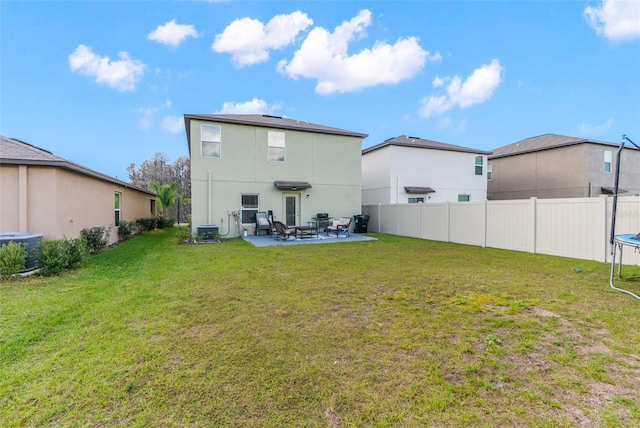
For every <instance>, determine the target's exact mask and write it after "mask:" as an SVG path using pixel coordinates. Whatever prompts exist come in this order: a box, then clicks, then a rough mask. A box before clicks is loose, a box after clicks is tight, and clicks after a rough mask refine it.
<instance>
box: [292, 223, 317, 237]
mask: <svg viewBox="0 0 640 428" xmlns="http://www.w3.org/2000/svg"><path fill="white" fill-rule="evenodd" d="M295 230H296V238H298V237H299V238H300V239H304V238H313V237H314V236H315V237H316V238H317V237H318V226H315V225H309V226H295Z"/></svg>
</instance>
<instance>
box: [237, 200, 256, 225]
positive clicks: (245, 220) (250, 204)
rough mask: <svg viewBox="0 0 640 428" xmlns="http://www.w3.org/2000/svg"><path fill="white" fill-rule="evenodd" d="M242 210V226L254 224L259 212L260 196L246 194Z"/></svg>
mask: <svg viewBox="0 0 640 428" xmlns="http://www.w3.org/2000/svg"><path fill="white" fill-rule="evenodd" d="M241 202H242V210H241V217H240V218H241V219H242V224H249V223H253V222H254V221H255V218H256V213H257V212H258V195H257V194H244V195H242V201H241Z"/></svg>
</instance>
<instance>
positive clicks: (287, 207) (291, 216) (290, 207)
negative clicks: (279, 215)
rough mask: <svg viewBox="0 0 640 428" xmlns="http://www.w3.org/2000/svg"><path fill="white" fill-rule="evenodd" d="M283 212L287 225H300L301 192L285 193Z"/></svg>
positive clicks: (283, 196)
mask: <svg viewBox="0 0 640 428" xmlns="http://www.w3.org/2000/svg"><path fill="white" fill-rule="evenodd" d="M282 205H283V206H282V212H283V213H284V222H285V223H286V225H287V226H299V225H300V193H284V194H283V195H282Z"/></svg>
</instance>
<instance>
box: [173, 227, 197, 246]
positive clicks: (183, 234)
mask: <svg viewBox="0 0 640 428" xmlns="http://www.w3.org/2000/svg"><path fill="white" fill-rule="evenodd" d="M176 241H178V244H193V243H194V242H195V240H194V239H193V235H192V234H191V228H188V227H178V230H177V231H176Z"/></svg>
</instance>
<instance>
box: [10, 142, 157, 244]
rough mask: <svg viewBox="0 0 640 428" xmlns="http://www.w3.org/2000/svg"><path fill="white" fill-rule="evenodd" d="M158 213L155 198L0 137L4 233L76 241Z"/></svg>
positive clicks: (114, 237) (113, 238) (115, 235)
mask: <svg viewBox="0 0 640 428" xmlns="http://www.w3.org/2000/svg"><path fill="white" fill-rule="evenodd" d="M152 215H155V194H154V193H152V192H149V191H147V190H144V189H140V188H137V187H134V186H132V185H130V184H128V183H125V182H123V181H120V180H117V179H115V178H111V177H109V176H107V175H104V174H101V173H99V172H96V171H93V170H91V169H88V168H85V167H83V166H81V165H78V164H76V163H73V162H70V161H68V160H66V159H63V158H61V157H58V156H56V155H54V154H52V153H51V152H48V151H46V150H43V149H40V148H38V147H35V146H32V145H31V144H27V143H25V142H22V141H20V140H16V139H11V138H6V137H2V136H0V233H11V232H23V233H32V234H42V235H44V236H45V238H51V239H61V238H65V237H66V238H76V237H78V236H80V231H81V230H82V229H86V228H91V227H105V228H107V229H109V231H110V239H111V242H115V241H117V240H118V225H119V222H120V221H121V220H127V221H131V220H135V219H136V218H140V217H149V216H152Z"/></svg>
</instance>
